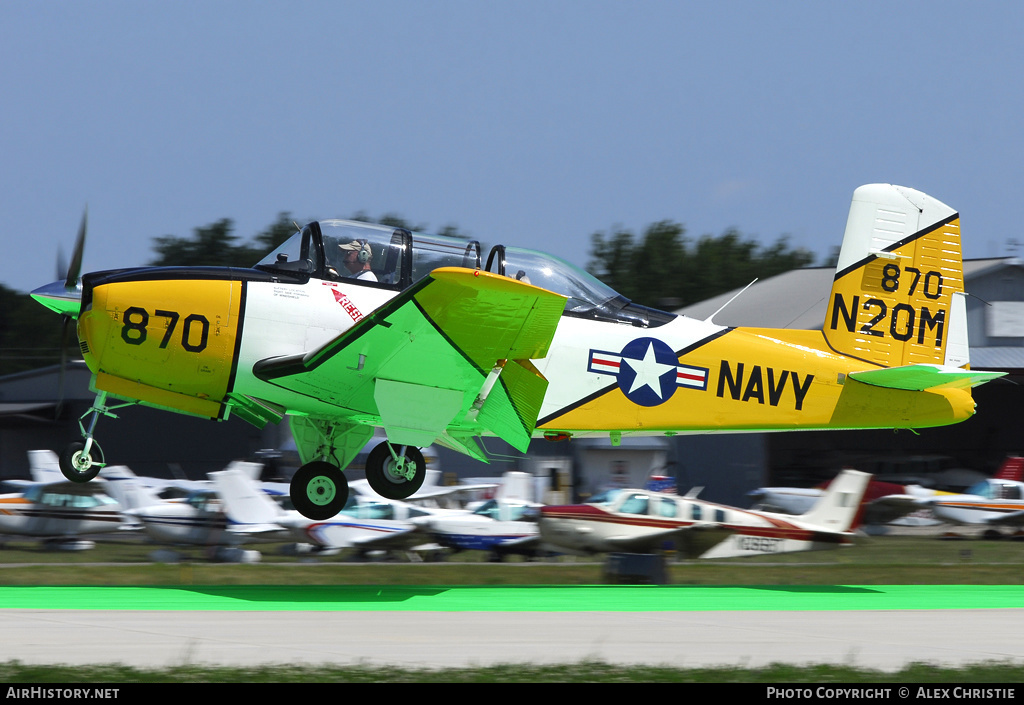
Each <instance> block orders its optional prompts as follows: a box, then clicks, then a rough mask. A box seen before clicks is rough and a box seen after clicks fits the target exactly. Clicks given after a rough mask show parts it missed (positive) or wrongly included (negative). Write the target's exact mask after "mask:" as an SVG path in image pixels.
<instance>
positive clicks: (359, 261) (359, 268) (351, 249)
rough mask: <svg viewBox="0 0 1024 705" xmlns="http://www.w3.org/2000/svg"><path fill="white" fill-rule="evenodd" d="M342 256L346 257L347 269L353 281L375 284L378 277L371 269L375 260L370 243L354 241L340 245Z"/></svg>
mask: <svg viewBox="0 0 1024 705" xmlns="http://www.w3.org/2000/svg"><path fill="white" fill-rule="evenodd" d="M338 248H339V249H341V252H342V255H343V256H344V257H345V261H344V264H345V269H347V270H348V271H349V276H350V277H352V278H353V279H362V280H363V281H370V282H375V281H377V275H376V274H374V273H373V270H372V269H370V261H371V260H372V259H373V251H372V250H371V249H370V243H368V242H367V241H366V240H353V241H352V242H349V243H346V244H343V245H338Z"/></svg>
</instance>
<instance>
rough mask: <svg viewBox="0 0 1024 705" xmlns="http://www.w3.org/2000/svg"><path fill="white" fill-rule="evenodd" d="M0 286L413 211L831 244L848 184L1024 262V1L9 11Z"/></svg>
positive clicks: (83, 1) (223, 2) (2, 51)
mask: <svg viewBox="0 0 1024 705" xmlns="http://www.w3.org/2000/svg"><path fill="white" fill-rule="evenodd" d="M0 27H2V28H3V35H4V39H3V42H0V128H2V129H0V222H3V223H4V234H3V236H2V237H3V243H4V245H5V247H4V256H3V257H2V258H0V283H3V284H5V285H7V286H9V287H12V288H15V289H18V290H22V291H27V290H30V289H32V288H34V287H36V286H38V285H41V284H43V283H46V282H48V281H51V280H53V279H54V278H55V262H56V256H57V249H58V247H63V248H64V252H65V253H66V254H67V253H68V252H69V251H70V249H71V246H72V243H73V240H74V236H75V231H76V229H77V227H78V221H79V219H80V217H81V214H82V211H83V209H84V208H85V207H86V205H88V208H89V218H90V231H89V242H88V244H87V249H86V253H85V263H84V266H85V269H86V270H95V269H106V268H113V267H126V266H134V265H140V264H144V263H146V262H147V261H149V260H150V259H152V258H153V256H154V253H153V250H152V241H153V238H154V237H158V236H161V235H168V234H170V235H177V236H189V235H191V233H192V229H193V228H195V227H197V226H203V225H206V224H209V223H211V222H213V221H215V220H218V219H220V218H224V217H227V218H232V219H233V220H234V221H235V223H236V232H237V234H238V235H240V236H241V237H242V238H243V239H244V240H248V239H249V238H250V237H251V236H253V235H255V234H256V233H257V232H258V231H260V230H261V229H263V228H264V227H266V226H268V225H269V224H271V223H272V222H273V221H274V220H275V218H276V216H277V214H278V212H280V211H290V212H291V213H292V214H293V216H294V218H295V219H296V220H298V221H300V222H302V221H307V220H310V219H313V218H328V217H346V216H350V215H352V214H353V213H355V212H357V211H365V212H366V213H368V214H370V215H371V216H379V215H382V214H384V213H386V212H394V213H398V214H400V215H402V216H404V217H406V218H408V219H410V220H412V221H414V222H417V223H424V224H426V225H427V226H429V229H430V230H440V229H441V228H443V227H444V226H445V225H448V224H457V225H458V226H459V228H460V229H461V230H462V231H464V232H467V233H469V234H470V235H472V236H473V237H475V238H477V239H479V240H481V241H482V242H483V243H485V244H488V245H489V244H495V243H499V242H500V243H504V244H510V245H513V244H514V245H519V246H524V247H532V248H536V249H543V250H546V251H549V252H553V253H555V254H558V255H560V256H562V257H565V258H566V259H569V260H570V261H573V262H575V263H577V264H579V265H585V264H586V262H587V260H588V249H589V246H590V236H591V234H592V233H594V232H596V231H609V230H611V229H612V228H616V227H626V228H629V229H631V230H633V231H634V232H639V231H641V230H642V229H643V228H644V227H645V226H647V225H648V224H650V223H652V222H655V221H658V220H663V219H671V220H676V221H679V222H682V223H683V224H684V225H686V227H687V231H688V234H689V235H690V236H692V237H699V236H700V235H704V234H712V235H719V234H721V233H722V232H723V231H725V230H726V229H728V228H731V227H735V228H738V229H739V230H740V231H741V232H742V233H743V234H745V235H748V236H751V237H756V238H758V239H759V240H761V241H762V242H764V243H765V244H769V243H771V242H773V241H774V240H775V239H776V238H778V237H779V236H782V235H788V236H789V237H790V242H791V244H792V245H793V246H802V247H806V248H808V249H811V250H813V251H815V252H816V253H817V254H818V256H819V257H820V256H823V255H824V254H825V253H827V252H828V250H829V249H830V248H831V247H832V246H834V245H838V244H839V242H840V239H841V238H842V232H843V228H844V226H845V223H846V216H847V211H848V209H849V202H850V196H851V194H852V192H853V190H854V189H855V188H856V187H857V186H859V185H861V184H864V183H869V182H876V181H885V182H892V183H899V184H902V185H905V186H911V187H914V188H917V189H920V190H922V191H925V192H927V193H929V194H931V195H932V196H934V197H936V198H938V199H940V200H942V201H944V202H946V203H947V204H949V205H950V206H952V207H954V208H956V209H958V210H959V211H960V212H961V216H962V225H963V231H964V238H965V256H967V257H989V256H1003V255H1006V254H1011V253H1013V252H1014V250H1013V249H1012V247H1013V245H1012V240H1013V239H1014V238H1016V239H1018V240H1020V241H1021V242H1024V236H1022V235H1020V234H1018V233H1017V223H1018V220H1019V219H1018V218H1017V217H1016V216H1015V215H1014V213H1015V212H1016V211H1015V209H1016V207H1017V206H1018V203H1019V198H1018V195H1019V191H1020V190H1021V186H1022V185H1024V178H1022V176H1024V129H1022V127H1021V125H1022V119H1021V118H1022V115H1024V81H1022V79H1021V69H1022V68H1024V42H1022V41H1021V37H1022V36H1024V6H1022V5H1020V4H1017V3H1009V2H975V3H963V2H944V1H941V0H938V1H933V2H873V1H870V0H868V1H862V2H856V3H840V2H787V1H785V0H780V1H775V2H737V1H732V2H730V1H728V0H727V1H724V2H715V3H710V2H708V3H690V2H682V1H680V0H677V1H675V2H660V1H657V0H647V1H641V2H631V3H626V2H601V1H599V0H587V1H585V2H584V1H579V2H577V1H569V0H548V1H546V2H539V1H537V2H534V1H532V0H518V1H516V2H479V1H478V0H472V1H466V2H461V1H453V0H432V1H430V2H426V1H424V0H419V1H406V0H379V1H375V2H341V1H339V0H334V1H331V2H318V1H311V0H306V1H302V0H299V1H294V0H293V1H290V2H259V1H253V0H248V1H245V2H236V1H234V0H208V1H204V2H195V1H189V0H186V1H178V2H156V1H152V0H150V1H146V0H141V1H140V0H132V1H124V2H122V1H114V0H109V1H97V0H94V1H89V0H79V1H76V2H68V1H60V0H51V1H43V2H39V1H32V2H27V1H26V2H23V1H21V0H6V1H5V2H3V3H0Z"/></svg>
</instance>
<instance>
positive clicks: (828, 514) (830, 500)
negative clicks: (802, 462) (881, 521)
mask: <svg viewBox="0 0 1024 705" xmlns="http://www.w3.org/2000/svg"><path fill="white" fill-rule="evenodd" d="M870 481H871V475H870V474H868V473H866V472H861V471H859V470H843V471H842V472H841V473H839V475H838V476H837V477H836V479H834V480H833V481H832V482H830V483H829V486H828V489H827V490H826V491H825V494H823V495H822V496H821V499H819V500H818V501H817V502H816V503H815V505H814V506H813V507H811V509H810V510H809V511H808V512H807V513H805V514H802V515H801V516H800V522H801V523H802V524H805V525H807V524H810V525H813V526H814V527H815V528H819V529H824V530H826V531H838V532H845V531H850V530H852V529H853V522H854V519H856V517H857V514H858V512H859V511H860V505H861V502H863V501H864V493H865V492H867V489H868V482H870Z"/></svg>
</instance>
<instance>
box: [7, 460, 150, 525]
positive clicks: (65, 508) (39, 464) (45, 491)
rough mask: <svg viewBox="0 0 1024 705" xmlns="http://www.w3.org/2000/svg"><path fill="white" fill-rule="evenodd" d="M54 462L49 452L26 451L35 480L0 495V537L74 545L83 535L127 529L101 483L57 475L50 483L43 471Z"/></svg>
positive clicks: (117, 507) (118, 506) (116, 505)
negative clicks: (78, 480)
mask: <svg viewBox="0 0 1024 705" xmlns="http://www.w3.org/2000/svg"><path fill="white" fill-rule="evenodd" d="M51 456H52V457H51ZM56 460H57V459H56V455H55V454H52V453H50V451H38V450H33V451H29V465H30V467H31V468H32V474H33V478H35V479H33V480H32V481H31V482H27V483H25V484H24V485H23V486H22V487H21V489H20V491H18V492H14V493H9V494H3V495H0V534H6V535H15V536H33V537H38V538H40V539H43V541H44V543H46V544H54V545H60V544H75V543H77V542H76V539H77V537H79V536H82V535H84V534H99V533H109V532H112V531H120V530H121V529H126V528H131V527H130V526H129V524H128V523H127V522H125V520H124V518H123V517H122V515H121V510H122V509H123V507H122V506H121V505H120V504H118V502H117V501H116V500H115V499H114V498H112V497H111V496H110V495H109V494H108V492H107V487H106V485H105V484H104V483H99V482H97V483H92V484H89V485H82V484H81V483H75V482H68V481H67V480H65V479H64V478H63V476H62V475H61V474H60V473H59V472H57V473H56V475H57V477H59V478H60V480H59V481H56V482H54V481H52V477H51V476H50V475H48V474H47V473H46V469H47V468H48V467H49V463H51V462H52V463H53V467H54V468H55V467H56ZM37 479H38V480H41V481H37Z"/></svg>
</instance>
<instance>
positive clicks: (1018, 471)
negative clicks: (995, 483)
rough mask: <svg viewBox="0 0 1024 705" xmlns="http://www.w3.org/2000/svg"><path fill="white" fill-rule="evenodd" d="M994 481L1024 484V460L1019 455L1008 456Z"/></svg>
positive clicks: (993, 477)
mask: <svg viewBox="0 0 1024 705" xmlns="http://www.w3.org/2000/svg"><path fill="white" fill-rule="evenodd" d="M992 479H993V480H1011V481H1013V482H1024V458H1022V457H1020V456H1018V455H1010V456H1007V457H1006V459H1005V460H1003V464H1002V465H1000V466H999V471H998V472H996V474H995V475H993V476H992Z"/></svg>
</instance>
